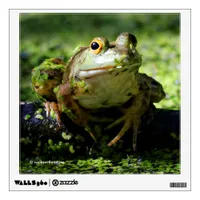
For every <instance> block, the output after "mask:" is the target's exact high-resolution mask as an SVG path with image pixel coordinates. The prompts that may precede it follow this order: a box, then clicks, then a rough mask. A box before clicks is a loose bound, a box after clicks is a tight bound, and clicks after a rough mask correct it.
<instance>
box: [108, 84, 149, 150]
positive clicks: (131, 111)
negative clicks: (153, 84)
mask: <svg viewBox="0 0 200 200" xmlns="http://www.w3.org/2000/svg"><path fill="white" fill-rule="evenodd" d="M150 94H151V93H150V86H149V85H148V83H147V82H146V81H142V82H141V83H139V89H138V94H137V95H135V96H134V97H133V100H132V105H131V107H129V108H128V109H126V110H125V114H124V116H123V117H122V118H121V119H120V120H119V121H122V120H123V121H124V125H123V127H122V129H121V130H120V132H119V133H118V134H117V136H116V137H115V138H114V139H113V140H112V141H111V142H110V143H109V144H108V146H112V145H113V144H115V143H116V142H117V141H118V140H119V139H120V138H121V137H122V136H123V135H124V134H125V133H126V131H128V130H129V129H130V128H131V127H132V128H133V150H134V151H136V146H137V145H136V143H137V134H138V132H139V128H140V124H141V119H142V116H143V115H144V114H145V112H146V111H147V110H148V107H149V104H150ZM111 126H112V125H111Z"/></svg>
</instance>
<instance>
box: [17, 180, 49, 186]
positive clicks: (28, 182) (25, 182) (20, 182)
mask: <svg viewBox="0 0 200 200" xmlns="http://www.w3.org/2000/svg"><path fill="white" fill-rule="evenodd" d="M14 181H15V184H16V185H35V186H40V185H47V181H43V180H40V181H36V180H14Z"/></svg>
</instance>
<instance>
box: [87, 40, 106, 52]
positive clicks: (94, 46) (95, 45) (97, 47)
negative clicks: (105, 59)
mask: <svg viewBox="0 0 200 200" xmlns="http://www.w3.org/2000/svg"><path fill="white" fill-rule="evenodd" d="M103 46H104V43H103V42H102V41H101V40H99V39H98V38H95V39H94V40H92V42H91V44H90V50H91V51H92V52H93V53H94V54H98V53H100V52H101V51H102V49H103Z"/></svg>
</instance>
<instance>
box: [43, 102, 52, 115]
mask: <svg viewBox="0 0 200 200" xmlns="http://www.w3.org/2000/svg"><path fill="white" fill-rule="evenodd" d="M44 107H45V111H46V117H47V118H48V117H49V116H50V110H51V109H50V102H49V101H47V102H45V103H44Z"/></svg>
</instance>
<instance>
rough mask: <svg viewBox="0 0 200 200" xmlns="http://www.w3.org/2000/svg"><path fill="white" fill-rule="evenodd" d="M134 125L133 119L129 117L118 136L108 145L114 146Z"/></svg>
mask: <svg viewBox="0 0 200 200" xmlns="http://www.w3.org/2000/svg"><path fill="white" fill-rule="evenodd" d="M131 126H132V123H131V120H129V119H127V120H126V121H125V123H124V125H123V127H122V129H121V131H120V132H119V133H118V134H117V136H116V137H115V138H114V139H113V140H112V141H111V142H109V143H108V146H112V145H113V144H115V143H116V142H117V141H118V140H120V139H121V137H122V136H123V135H124V134H125V133H126V131H127V130H128V129H130V128H131Z"/></svg>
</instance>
